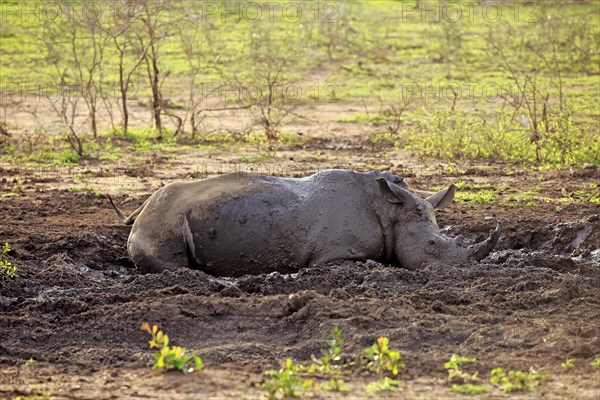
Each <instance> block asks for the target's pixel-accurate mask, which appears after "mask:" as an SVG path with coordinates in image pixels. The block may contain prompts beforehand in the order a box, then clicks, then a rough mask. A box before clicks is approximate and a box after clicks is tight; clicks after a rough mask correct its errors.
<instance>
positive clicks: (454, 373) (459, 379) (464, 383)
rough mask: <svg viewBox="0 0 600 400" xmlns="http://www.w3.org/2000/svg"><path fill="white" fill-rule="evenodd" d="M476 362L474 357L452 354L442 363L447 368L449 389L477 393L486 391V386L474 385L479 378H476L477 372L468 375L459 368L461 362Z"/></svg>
mask: <svg viewBox="0 0 600 400" xmlns="http://www.w3.org/2000/svg"><path fill="white" fill-rule="evenodd" d="M475 362H477V359H476V358H475V357H461V356H458V355H456V354H452V356H451V357H450V360H448V361H447V362H446V363H444V368H446V369H447V370H448V382H450V383H451V387H450V389H451V390H452V391H453V392H457V393H461V394H477V393H485V392H487V388H485V387H483V386H480V385H475V384H474V383H475V382H477V381H478V380H479V379H478V378H477V372H475V373H474V374H472V375H470V374H468V373H466V372H464V371H462V370H461V369H460V367H461V365H463V364H467V363H469V364H471V363H472V364H474V363H475Z"/></svg>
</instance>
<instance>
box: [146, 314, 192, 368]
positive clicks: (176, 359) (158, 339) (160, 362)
mask: <svg viewBox="0 0 600 400" xmlns="http://www.w3.org/2000/svg"><path fill="white" fill-rule="evenodd" d="M141 329H142V330H143V331H146V332H148V333H149V334H150V335H152V339H150V340H149V341H148V344H149V345H150V348H151V349H158V351H157V352H156V353H154V354H153V357H154V360H156V362H155V363H154V367H155V368H164V369H167V370H168V369H174V370H176V371H181V372H193V371H200V370H201V369H202V367H203V364H202V359H201V358H200V357H198V356H189V355H187V354H185V353H186V349H184V348H183V347H180V346H173V347H171V346H169V336H167V335H166V334H165V333H164V332H163V331H161V330H160V329H158V326H157V325H153V326H152V327H150V324H149V323H147V322H144V323H143V324H142V326H141ZM190 361H193V362H194V366H193V367H187V368H186V365H187V364H188V362H190Z"/></svg>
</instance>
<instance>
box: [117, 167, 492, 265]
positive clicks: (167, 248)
mask: <svg viewBox="0 0 600 400" xmlns="http://www.w3.org/2000/svg"><path fill="white" fill-rule="evenodd" d="M455 190H456V188H455V187H454V186H450V187H449V188H447V189H445V190H442V191H440V192H438V193H436V194H434V195H432V196H431V197H430V198H428V199H427V200H423V199H422V198H420V197H419V196H418V195H416V194H414V193H413V192H411V191H409V190H408V187H407V185H406V183H404V181H403V180H402V178H401V177H399V176H395V175H392V174H389V173H380V172H368V173H359V172H353V171H348V170H325V171H321V172H319V173H316V174H314V175H311V176H308V177H306V178H300V179H288V178H278V177H272V176H259V175H251V174H248V173H231V174H226V175H223V176H219V177H216V178H211V179H207V180H204V181H199V182H185V183H183V182H181V183H171V184H169V185H167V186H165V187H163V188H161V189H159V190H157V191H156V192H155V193H154V194H152V196H150V198H148V200H146V202H145V203H144V204H143V205H142V206H141V207H140V208H139V209H138V210H136V211H135V212H134V213H133V214H132V215H131V216H130V217H128V218H125V217H123V215H122V214H121V212H120V211H119V210H118V209H117V208H116V207H115V210H116V211H117V213H118V214H119V216H120V217H121V218H122V220H123V222H124V223H126V224H133V227H132V230H131V234H130V236H129V240H128V243H127V249H128V251H129V255H130V257H131V259H132V260H133V262H134V263H135V265H136V266H137V267H138V268H139V269H140V270H142V271H144V272H160V271H162V270H164V269H166V268H168V269H172V268H177V267H180V266H187V267H191V268H195V269H200V270H202V271H204V272H207V273H209V274H212V275H217V276H241V275H244V274H261V273H270V272H273V271H278V272H281V273H292V272H296V271H298V270H299V269H301V268H304V267H308V266H311V265H323V264H327V263H331V262H340V261H346V260H353V261H359V260H360V261H365V260H367V259H371V260H375V261H379V262H383V263H391V264H395V265H399V266H402V267H405V268H411V269H412V268H418V267H420V266H421V265H423V264H425V263H428V262H432V261H436V260H443V261H444V262H448V263H454V262H463V261H466V260H467V259H469V258H470V257H471V258H475V259H482V258H484V257H485V256H487V254H488V253H489V252H490V251H491V250H492V249H493V247H494V246H495V244H496V242H497V240H498V236H499V235H500V231H499V227H498V228H497V229H496V230H495V231H493V232H492V234H491V235H490V238H488V239H487V240H486V241H484V242H482V243H480V244H478V245H474V246H471V247H469V248H467V247H464V246H463V245H462V243H461V240H460V239H458V240H457V239H452V238H448V237H446V236H443V235H442V234H440V232H439V228H438V226H437V223H436V221H435V216H434V211H433V210H434V206H435V207H437V208H443V207H445V206H446V205H448V204H449V203H450V202H451V201H452V198H453V196H454V192H455ZM111 203H112V200H111ZM113 206H114V204H113Z"/></svg>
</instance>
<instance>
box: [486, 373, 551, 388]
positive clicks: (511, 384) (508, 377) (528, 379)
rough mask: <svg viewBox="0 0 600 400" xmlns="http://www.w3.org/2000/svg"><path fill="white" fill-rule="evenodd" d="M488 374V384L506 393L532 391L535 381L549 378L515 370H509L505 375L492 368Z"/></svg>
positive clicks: (546, 375)
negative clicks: (489, 375)
mask: <svg viewBox="0 0 600 400" xmlns="http://www.w3.org/2000/svg"><path fill="white" fill-rule="evenodd" d="M490 374H491V376H492V377H491V379H490V383H491V384H493V385H496V386H498V387H499V388H500V390H502V391H503V392H506V393H510V392H519V391H529V390H533V389H534V388H535V386H536V384H537V381H540V380H542V379H546V378H548V377H549V376H550V375H549V374H547V373H544V374H540V373H537V372H534V371H529V372H528V373H525V372H523V371H517V370H510V371H508V374H507V373H506V372H504V370H503V369H502V368H494V369H493V370H492V371H491V373H490Z"/></svg>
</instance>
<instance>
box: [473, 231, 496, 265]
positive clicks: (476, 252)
mask: <svg viewBox="0 0 600 400" xmlns="http://www.w3.org/2000/svg"><path fill="white" fill-rule="evenodd" d="M501 233H502V227H501V226H500V223H497V224H496V228H495V229H494V230H493V231H491V232H490V236H489V237H488V238H487V239H485V240H484V241H483V242H480V243H477V244H474V245H471V246H469V255H470V256H471V257H472V258H474V259H475V260H477V261H481V260H483V259H484V258H486V257H487V256H488V254H490V252H491V251H492V250H493V249H494V247H496V243H498V239H499V238H500V234H501Z"/></svg>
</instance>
